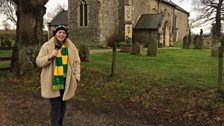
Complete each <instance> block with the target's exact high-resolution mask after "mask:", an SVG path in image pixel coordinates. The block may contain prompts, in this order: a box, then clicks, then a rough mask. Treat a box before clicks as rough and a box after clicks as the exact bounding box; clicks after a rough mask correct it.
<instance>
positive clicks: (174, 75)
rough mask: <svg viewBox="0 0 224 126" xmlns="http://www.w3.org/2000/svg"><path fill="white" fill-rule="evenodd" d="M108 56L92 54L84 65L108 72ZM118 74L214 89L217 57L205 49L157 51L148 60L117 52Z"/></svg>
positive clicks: (109, 54)
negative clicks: (136, 75) (163, 79)
mask: <svg viewBox="0 0 224 126" xmlns="http://www.w3.org/2000/svg"><path fill="white" fill-rule="evenodd" d="M111 55H112V54H111V53H101V54H93V55H91V56H90V60H91V62H90V63H87V64H84V65H85V66H86V67H88V68H91V69H98V70H101V71H106V72H110V68H111ZM117 72H118V74H122V73H135V74H139V75H141V74H144V75H147V74H150V75H151V74H153V75H154V76H158V77H161V78H165V79H168V80H171V81H172V80H175V81H176V82H178V83H180V84H184V85H187V86H198V85H204V86H209V87H210V86H211V87H214V86H216V78H217V77H216V76H217V58H214V57H211V56H210V50H208V49H204V50H194V49H180V48H179V49H178V48H173V49H159V50H158V56H157V57H148V56H146V54H145V53H144V54H142V55H141V56H135V55H130V54H126V53H118V54H117ZM133 76H134V75H133Z"/></svg>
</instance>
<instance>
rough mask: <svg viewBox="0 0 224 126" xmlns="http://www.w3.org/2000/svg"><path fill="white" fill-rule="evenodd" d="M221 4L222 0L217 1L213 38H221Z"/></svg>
mask: <svg viewBox="0 0 224 126" xmlns="http://www.w3.org/2000/svg"><path fill="white" fill-rule="evenodd" d="M222 2H223V0H219V3H218V6H217V8H216V17H215V30H214V33H213V34H214V36H216V37H221V11H222Z"/></svg>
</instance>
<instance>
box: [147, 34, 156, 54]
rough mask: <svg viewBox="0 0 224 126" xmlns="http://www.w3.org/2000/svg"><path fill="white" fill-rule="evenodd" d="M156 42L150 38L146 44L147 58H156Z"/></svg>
mask: <svg viewBox="0 0 224 126" xmlns="http://www.w3.org/2000/svg"><path fill="white" fill-rule="evenodd" d="M157 48H158V40H157V39H156V38H154V37H153V38H152V39H151V40H150V41H149V43H148V51H147V56H157Z"/></svg>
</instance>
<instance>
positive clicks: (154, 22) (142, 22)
mask: <svg viewBox="0 0 224 126" xmlns="http://www.w3.org/2000/svg"><path fill="white" fill-rule="evenodd" d="M162 20H163V14H142V15H141V17H140V18H139V20H138V22H137V24H136V25H135V27H134V29H138V30H139V29H141V30H143V29H144V30H147V29H150V30H157V29H158V28H159V27H160V26H161V23H162Z"/></svg>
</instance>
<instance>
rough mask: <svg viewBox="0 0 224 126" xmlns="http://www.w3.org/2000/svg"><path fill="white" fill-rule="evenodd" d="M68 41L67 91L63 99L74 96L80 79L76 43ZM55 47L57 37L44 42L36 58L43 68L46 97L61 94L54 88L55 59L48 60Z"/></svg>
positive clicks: (43, 90) (43, 93)
mask: <svg viewBox="0 0 224 126" xmlns="http://www.w3.org/2000/svg"><path fill="white" fill-rule="evenodd" d="M67 43H68V68H67V75H66V84H65V92H64V95H63V100H64V101H65V100H68V99H70V98H72V97H73V96H74V94H75V90H76V88H77V81H79V80H80V58H79V55H78V51H77V49H76V47H75V45H74V44H73V43H72V42H71V41H70V40H69V39H67ZM54 49H55V37H52V38H51V39H50V40H49V41H48V42H46V43H44V44H43V46H42V47H41V49H40V52H39V54H38V56H37V58H36V63H37V66H38V67H40V68H42V71H41V95H42V97H44V98H55V97H58V96H60V92H59V91H53V90H52V79H53V70H54V68H55V60H54V61H53V62H52V61H48V57H49V55H50V52H51V51H52V50H54Z"/></svg>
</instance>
